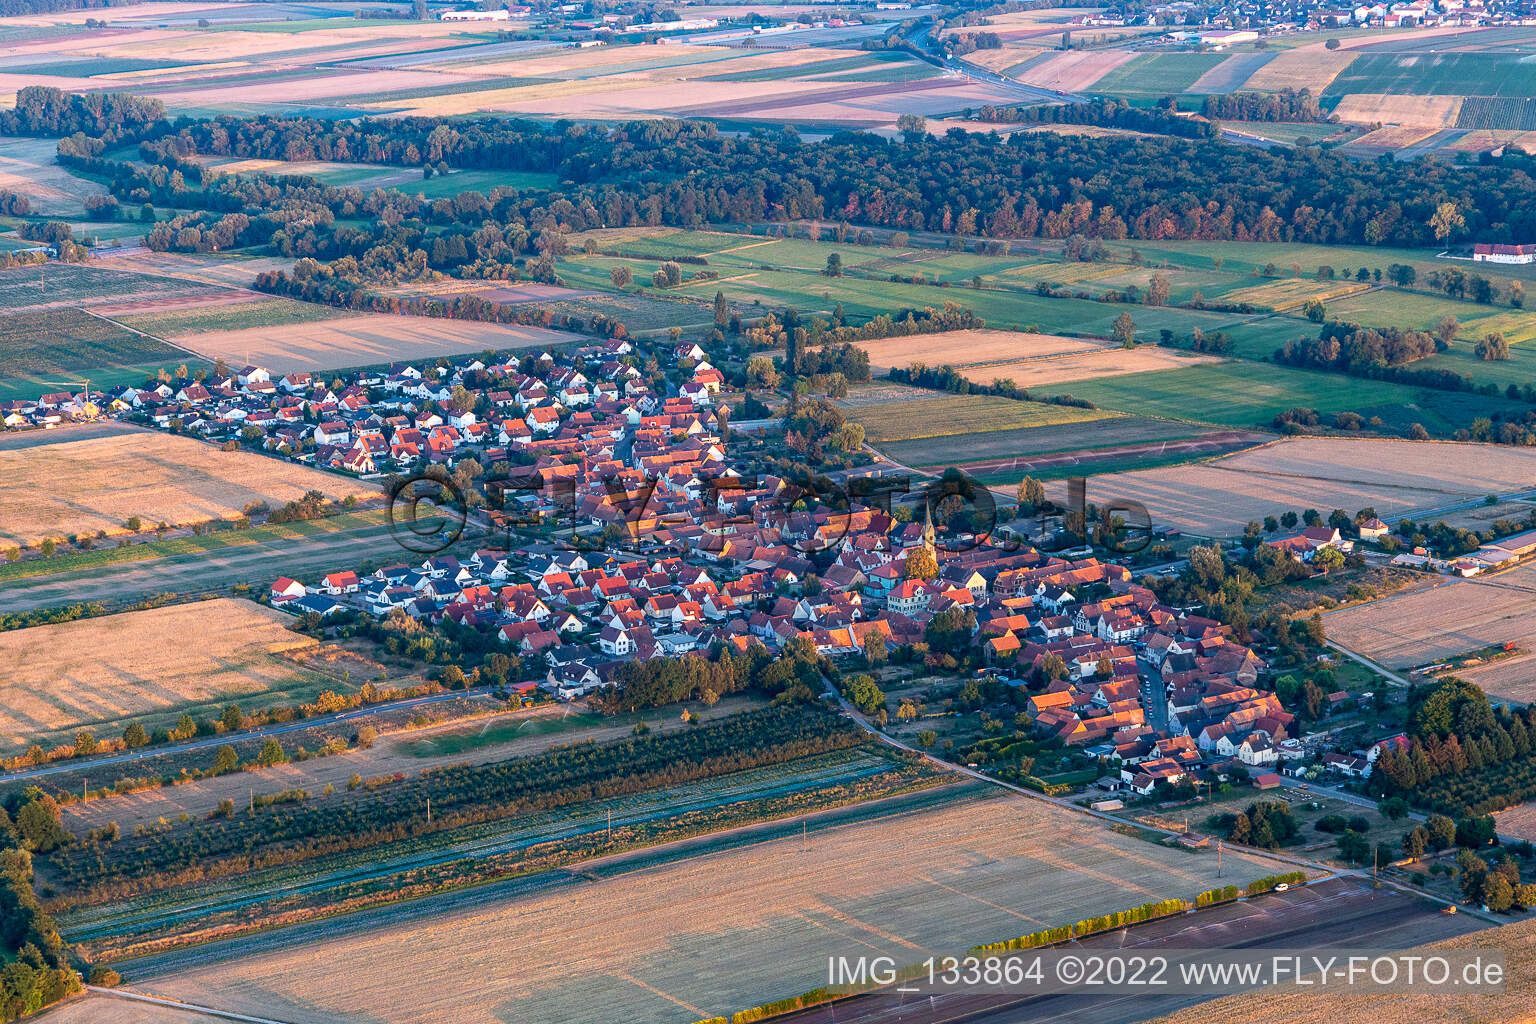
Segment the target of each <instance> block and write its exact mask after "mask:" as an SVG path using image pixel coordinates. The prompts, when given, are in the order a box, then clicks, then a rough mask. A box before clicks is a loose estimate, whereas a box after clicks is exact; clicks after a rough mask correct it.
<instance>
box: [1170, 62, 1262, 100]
mask: <svg viewBox="0 0 1536 1024" xmlns="http://www.w3.org/2000/svg"><path fill="white" fill-rule="evenodd" d="M1275 56H1276V55H1275V54H1273V53H1234V54H1232V55H1231V56H1230V57H1228V58H1227V59H1226V60H1224V61H1222V62H1221V63H1220V64H1217V65H1216V66H1215V67H1213V68H1211V70H1209V71H1207V72H1206V73H1205V74H1203V75H1201V76H1200V77H1199V78H1197V79H1195V83H1194V84H1193V85H1191V86H1190V87H1189V89H1188V91H1189V92H1191V93H1194V94H1195V95H1203V94H1207V93H1229V92H1236V91H1237V90H1238V89H1240V88H1242V86H1243V83H1244V82H1247V81H1248V80H1249V79H1251V78H1252V77H1253V76H1254V74H1255V73H1256V72H1257V71H1258V70H1259V68H1261V67H1263V66H1264V65H1265V64H1268V63H1269V62H1270V61H1272V60H1274V59H1275Z"/></svg>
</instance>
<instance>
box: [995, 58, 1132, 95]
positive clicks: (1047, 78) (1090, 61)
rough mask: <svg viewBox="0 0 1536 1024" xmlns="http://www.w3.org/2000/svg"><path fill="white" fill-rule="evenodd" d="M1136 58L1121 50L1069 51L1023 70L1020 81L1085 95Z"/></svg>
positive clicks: (1038, 86) (1044, 87) (1037, 86)
mask: <svg viewBox="0 0 1536 1024" xmlns="http://www.w3.org/2000/svg"><path fill="white" fill-rule="evenodd" d="M1135 59H1136V55H1135V54H1133V53H1128V52H1125V51H1120V50H1067V51H1064V52H1062V53H1056V54H1053V55H1051V56H1050V57H1049V58H1047V59H1046V60H1044V61H1041V62H1040V63H1038V64H1031V65H1030V66H1029V67H1028V68H1026V69H1025V70H1024V71H1022V72H1021V73H1020V74H1019V76H1018V78H1019V81H1021V82H1024V83H1026V84H1028V85H1033V86H1035V87H1036V88H1040V89H1056V90H1059V91H1061V92H1082V91H1084V90H1087V89H1091V88H1092V87H1093V86H1094V83H1096V82H1097V81H1098V80H1099V79H1101V78H1103V77H1104V76H1105V75H1107V74H1109V73H1110V72H1111V71H1113V70H1115V69H1116V68H1118V67H1120V66H1121V65H1122V64H1128V63H1130V62H1131V61H1132V60H1135Z"/></svg>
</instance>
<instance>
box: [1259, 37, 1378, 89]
mask: <svg viewBox="0 0 1536 1024" xmlns="http://www.w3.org/2000/svg"><path fill="white" fill-rule="evenodd" d="M1356 56H1358V54H1353V53H1344V52H1343V51H1341V50H1332V51H1330V50H1327V49H1325V48H1324V46H1323V44H1322V43H1315V44H1312V45H1309V46H1298V47H1297V48H1296V49H1294V50H1285V51H1283V52H1281V53H1280V54H1279V55H1278V56H1276V57H1275V59H1274V60H1272V61H1270V62H1269V63H1267V64H1265V65H1263V66H1262V67H1260V68H1259V69H1258V70H1257V71H1255V72H1254V73H1253V75H1252V76H1251V77H1250V78H1249V79H1248V82H1247V84H1245V85H1244V86H1243V88H1244V89H1253V90H1257V91H1258V92H1282V91H1284V90H1286V89H1296V90H1298V91H1299V90H1302V89H1310V90H1312V95H1314V96H1320V95H1322V92H1323V90H1324V89H1326V88H1328V85H1329V83H1330V82H1332V81H1333V80H1334V79H1335V78H1337V77H1338V76H1339V72H1341V71H1343V70H1344V69H1345V68H1347V67H1349V65H1350V64H1351V63H1352V62H1353V61H1354V59H1355V57H1356Z"/></svg>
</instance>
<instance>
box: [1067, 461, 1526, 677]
mask: <svg viewBox="0 0 1536 1024" xmlns="http://www.w3.org/2000/svg"><path fill="white" fill-rule="evenodd" d="M1521 452H1522V450H1521V449H1509V448H1506V447H1501V446H1498V445H1491V444H1457V443H1454V442H1448V441H1447V442H1437V441H1390V440H1367V439H1359V440H1355V439H1349V438H1305V439H1298V440H1288V441H1277V442H1275V443H1273V444H1268V445H1264V446H1263V447H1260V448H1255V449H1252V450H1250V451H1246V452H1241V453H1239V454H1236V455H1230V456H1227V457H1226V458H1222V459H1217V460H1216V461H1213V462H1208V463H1204V464H1202V465H1198V466H1188V467H1183V468H1178V469H1160V470H1148V471H1146V472H1142V473H1125V474H1118V475H1114V476H1106V477H1099V478H1095V480H1094V488H1095V489H1097V490H1099V492H1100V493H1102V494H1104V495H1105V496H1111V495H1112V496H1114V497H1119V498H1132V499H1135V500H1137V501H1140V502H1141V503H1142V504H1144V505H1145V506H1146V507H1147V508H1148V509H1149V510H1150V511H1151V514H1152V518H1153V521H1154V522H1155V523H1156V524H1158V525H1172V526H1177V527H1179V528H1181V529H1184V530H1187V531H1189V532H1192V533H1195V534H1198V535H1201V536H1235V535H1236V534H1239V533H1241V532H1242V529H1243V526H1244V524H1246V523H1248V522H1249V521H1251V520H1255V519H1258V520H1262V519H1263V518H1264V517H1265V516H1267V515H1278V514H1280V513H1281V512H1285V511H1287V510H1293V511H1298V512H1299V511H1301V510H1303V509H1307V508H1315V509H1318V510H1320V511H1331V510H1332V509H1335V508H1342V509H1346V510H1348V511H1349V512H1351V513H1353V512H1354V511H1355V510H1357V509H1361V508H1365V507H1366V506H1371V507H1374V508H1375V509H1376V511H1377V513H1378V514H1379V515H1381V516H1382V517H1383V518H1386V517H1394V518H1395V517H1398V516H1402V515H1404V514H1407V513H1410V512H1412V511H1413V510H1414V509H1424V508H1434V507H1438V506H1442V505H1445V504H1449V503H1451V502H1454V501H1457V500H1466V499H1467V498H1475V497H1478V496H1481V495H1486V494H1496V493H1501V492H1507V491H1512V490H1523V489H1526V488H1529V487H1531V486H1532V483H1533V481H1536V453H1532V454H1530V455H1529V456H1522V454H1521ZM1473 646H1475V645H1473Z"/></svg>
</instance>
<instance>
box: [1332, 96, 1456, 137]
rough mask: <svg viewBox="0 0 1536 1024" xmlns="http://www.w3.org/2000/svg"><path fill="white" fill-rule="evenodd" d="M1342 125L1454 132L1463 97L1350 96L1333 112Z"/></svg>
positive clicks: (1341, 101)
mask: <svg viewBox="0 0 1536 1024" xmlns="http://www.w3.org/2000/svg"><path fill="white" fill-rule="evenodd" d="M1333 112H1334V113H1335V114H1337V115H1338V117H1339V120H1341V121H1350V122H1353V123H1355V124H1375V123H1377V122H1382V123H1385V124H1391V125H1400V126H1402V127H1405V128H1426V129H1439V128H1451V127H1454V126H1455V124H1456V118H1457V115H1458V114H1459V113H1460V112H1461V97H1460V96H1414V95H1411V94H1403V93H1391V92H1386V93H1380V92H1377V93H1350V94H1349V95H1346V96H1345V97H1344V98H1343V99H1341V100H1340V101H1339V104H1338V106H1336V107H1335V108H1334V109H1333Z"/></svg>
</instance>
